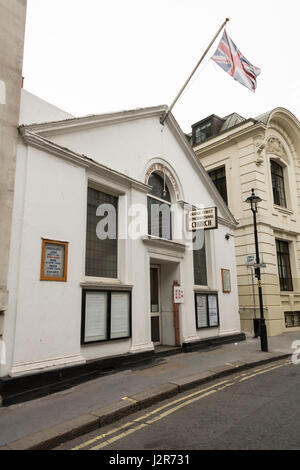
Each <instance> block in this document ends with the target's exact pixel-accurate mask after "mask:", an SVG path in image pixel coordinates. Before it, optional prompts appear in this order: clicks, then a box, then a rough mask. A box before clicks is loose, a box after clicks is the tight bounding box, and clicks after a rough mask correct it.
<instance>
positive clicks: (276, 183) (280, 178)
mask: <svg viewBox="0 0 300 470" xmlns="http://www.w3.org/2000/svg"><path fill="white" fill-rule="evenodd" d="M271 176H272V187H273V198H274V204H276V205H277V206H281V207H286V197H285V188H284V174H283V168H282V166H281V165H279V164H278V163H276V162H275V161H274V160H271Z"/></svg>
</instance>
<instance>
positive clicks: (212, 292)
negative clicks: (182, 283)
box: [194, 286, 219, 294]
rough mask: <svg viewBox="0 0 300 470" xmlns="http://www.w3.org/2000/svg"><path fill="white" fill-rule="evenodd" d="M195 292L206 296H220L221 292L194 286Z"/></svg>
mask: <svg viewBox="0 0 300 470" xmlns="http://www.w3.org/2000/svg"><path fill="white" fill-rule="evenodd" d="M194 292H197V293H200V292H203V293H206V294H218V293H219V291H218V289H212V288H211V287H209V286H194Z"/></svg>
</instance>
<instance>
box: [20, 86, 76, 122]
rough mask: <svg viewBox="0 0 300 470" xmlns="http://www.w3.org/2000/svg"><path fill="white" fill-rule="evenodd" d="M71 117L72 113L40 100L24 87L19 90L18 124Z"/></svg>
mask: <svg viewBox="0 0 300 470" xmlns="http://www.w3.org/2000/svg"><path fill="white" fill-rule="evenodd" d="M73 117H74V116H72V114H69V113H67V112H66V111H63V110H62V109H60V108H57V107H56V106H54V105H53V104H50V103H48V102H47V101H44V100H42V99H41V98H39V97H38V96H35V95H33V94H32V93H30V92H29V91H27V90H25V89H24V88H23V89H22V90H21V108H20V116H19V124H20V125H26V124H33V123H42V122H50V121H60V120H62V119H71V118H73Z"/></svg>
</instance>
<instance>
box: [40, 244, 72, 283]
mask: <svg viewBox="0 0 300 470" xmlns="http://www.w3.org/2000/svg"><path fill="white" fill-rule="evenodd" d="M68 246H69V244H68V242H60V241H53V240H45V239H43V240H42V262H41V281H58V282H67V270H68Z"/></svg>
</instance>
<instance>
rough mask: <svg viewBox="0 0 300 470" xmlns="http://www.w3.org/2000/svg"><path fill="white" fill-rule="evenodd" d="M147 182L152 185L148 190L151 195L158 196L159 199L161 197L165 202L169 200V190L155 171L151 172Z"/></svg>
mask: <svg viewBox="0 0 300 470" xmlns="http://www.w3.org/2000/svg"><path fill="white" fill-rule="evenodd" d="M148 184H149V186H152V190H151V192H150V194H151V195H152V196H155V197H158V198H159V199H163V200H164V201H167V202H171V196H170V191H169V189H168V186H167V185H166V183H165V182H164V180H163V178H162V177H161V176H159V175H158V174H157V173H152V174H151V176H150V178H149V181H148ZM164 191H165V192H164Z"/></svg>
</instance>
